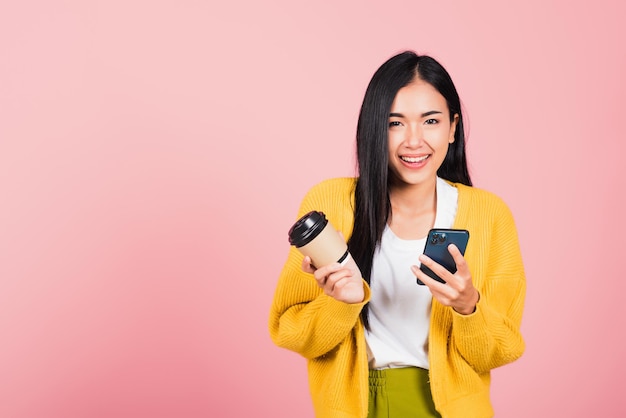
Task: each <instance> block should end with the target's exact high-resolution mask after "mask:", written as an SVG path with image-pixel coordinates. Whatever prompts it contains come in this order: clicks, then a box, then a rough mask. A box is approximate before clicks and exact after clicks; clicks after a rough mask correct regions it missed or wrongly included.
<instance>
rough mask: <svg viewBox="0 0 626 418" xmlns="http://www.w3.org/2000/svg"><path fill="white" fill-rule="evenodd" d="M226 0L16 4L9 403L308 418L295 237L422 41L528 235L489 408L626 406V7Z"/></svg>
mask: <svg viewBox="0 0 626 418" xmlns="http://www.w3.org/2000/svg"><path fill="white" fill-rule="evenodd" d="M217 3H218V2H202V1H192V0H184V1H169V2H168V1H147V0H144V1H141V0H132V1H120V0H114V1H96V0H92V1H79V0H65V1H63V0H59V1H55V2H50V1H34V0H33V1H28V0H27V1H19V2H18V1H8V0H5V1H3V2H2V3H1V4H0V196H1V199H2V200H1V204H0V417H3V418H39V417H41V418H57V417H58V418H61V417H63V418H74V417H154V418H161V417H247V416H259V417H278V418H280V417H312V410H311V404H310V400H309V395H308V389H307V385H306V369H305V361H304V360H303V359H302V358H300V357H299V356H298V355H296V354H294V353H291V352H288V351H286V350H283V349H279V348H277V347H275V346H274V345H273V344H272V342H271V341H270V339H269V336H268V331H267V318H268V312H269V307H270V303H271V299H272V295H273V291H274V286H275V284H276V280H277V276H278V274H279V271H280V269H281V266H282V264H283V262H284V260H285V257H286V254H287V251H288V244H287V235H286V233H287V229H288V228H289V226H290V225H291V223H292V221H293V220H294V217H295V215H296V210H297V207H298V205H299V202H300V200H301V198H302V197H303V195H304V193H305V191H306V190H307V189H308V188H309V187H310V186H312V185H313V184H314V183H316V182H318V181H320V180H322V179H324V178H328V177H334V176H346V175H352V174H353V173H354V168H353V167H354V158H353V149H354V132H355V125H356V118H357V113H358V109H359V106H360V102H361V99H362V97H363V93H364V91H365V87H366V85H367V82H368V81H369V78H370V77H371V75H372V74H373V72H374V71H375V69H376V68H377V67H378V66H379V65H380V64H381V63H382V62H383V61H384V60H385V59H387V58H388V57H390V56H391V55H393V54H395V53H397V52H399V51H401V50H403V49H406V48H409V49H414V50H416V51H418V52H421V53H428V54H431V55H433V56H434V57H436V58H437V59H439V60H440V61H441V62H442V63H443V64H444V65H445V66H446V67H447V68H448V70H449V71H450V73H451V74H452V76H453V78H454V80H455V82H456V84H457V87H458V90H459V93H460V95H461V98H462V100H463V102H464V105H465V107H466V112H467V113H466V116H467V118H468V119H469V128H470V132H469V158H470V163H471V171H472V174H473V178H474V181H475V184H476V185H477V186H480V187H483V188H486V189H489V190H491V191H493V192H495V193H497V194H499V195H500V196H502V197H503V198H504V199H505V200H506V201H507V202H508V204H509V205H510V207H511V209H512V210H513V212H514V214H515V217H516V220H517V223H518V228H519V231H520V239H521V244H522V250H523V256H524V260H525V265H526V269H527V277H528V297H527V303H526V312H525V317H524V323H523V331H524V334H525V337H526V340H527V352H526V354H525V355H524V356H523V357H522V359H520V360H519V361H518V362H516V363H514V364H512V365H509V366H506V367H504V368H501V369H498V370H495V371H494V373H493V376H494V377H493V380H494V384H493V401H494V404H495V408H496V413H497V416H500V417H512V418H515V417H520V418H521V417H557V416H558V417H589V416H606V417H618V416H624V415H625V414H626V400H625V398H624V396H623V387H622V386H623V381H624V375H625V374H626V362H625V361H624V353H625V352H626V343H624V341H623V339H622V335H621V334H623V332H624V328H625V325H624V322H625V321H624V316H623V312H624V306H625V304H624V294H625V293H626V285H625V283H626V280H624V269H623V267H622V265H621V261H622V260H623V259H624V256H623V253H624V251H623V250H622V245H623V238H624V236H625V235H626V228H625V226H624V225H625V224H626V222H625V221H624V209H625V208H624V201H625V199H624V195H623V193H624V190H625V189H626V188H625V181H624V179H625V168H624V167H625V164H624V162H623V158H624V153H625V152H626V146H625V145H624V143H625V138H624V126H623V120H624V116H623V113H624V98H625V97H626V82H625V81H624V74H626V52H625V51H626V50H625V49H624V45H623V41H624V39H626V29H625V25H624V24H623V18H624V16H625V15H626V10H625V7H624V3H623V2H620V1H619V0H614V1H610V0H596V1H594V2H571V1H566V0H562V1H545V0H528V1H524V2H516V3H515V4H509V3H508V2H502V1H496V0H477V1H474V2H471V3H470V2H465V1H452V2H450V1H448V2H417V1H390V2H382V1H380V2H372V1H365V2H361V1H356V0H352V1H343V2H341V1H336V2H335V1H325V2H293V1H288V0H274V1H267V2H257V1H252V0H249V1H247V2H228V1H223V2H219V4H217Z"/></svg>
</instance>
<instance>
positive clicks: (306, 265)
mask: <svg viewBox="0 0 626 418" xmlns="http://www.w3.org/2000/svg"><path fill="white" fill-rule="evenodd" d="M302 271H304V272H305V273H310V274H313V273H314V272H315V268H314V266H313V264H311V257H309V256H308V255H307V256H305V257H304V258H303V259H302Z"/></svg>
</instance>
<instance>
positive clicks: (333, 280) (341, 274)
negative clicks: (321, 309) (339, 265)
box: [324, 268, 352, 292]
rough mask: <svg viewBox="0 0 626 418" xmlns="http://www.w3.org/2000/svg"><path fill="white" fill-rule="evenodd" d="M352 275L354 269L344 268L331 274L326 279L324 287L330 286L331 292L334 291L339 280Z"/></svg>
mask: <svg viewBox="0 0 626 418" xmlns="http://www.w3.org/2000/svg"><path fill="white" fill-rule="evenodd" d="M351 277H352V271H350V270H349V269H346V268H343V269H341V270H339V271H336V272H334V273H332V274H330V275H329V276H328V277H327V279H326V284H325V286H324V287H326V288H328V290H329V291H330V292H332V291H333V289H334V288H335V286H336V285H337V282H340V281H341V280H343V279H350V278H351Z"/></svg>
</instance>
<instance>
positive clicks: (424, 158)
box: [400, 154, 430, 164]
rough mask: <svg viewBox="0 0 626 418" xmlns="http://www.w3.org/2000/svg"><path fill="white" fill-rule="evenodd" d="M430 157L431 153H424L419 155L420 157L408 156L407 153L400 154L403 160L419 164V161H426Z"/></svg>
mask: <svg viewBox="0 0 626 418" xmlns="http://www.w3.org/2000/svg"><path fill="white" fill-rule="evenodd" d="M428 158H430V154H428V155H422V156H419V157H409V156H406V155H401V156H400V159H401V160H402V161H404V162H406V163H409V164H418V163H421V162H424V161H425V160H427V159H428Z"/></svg>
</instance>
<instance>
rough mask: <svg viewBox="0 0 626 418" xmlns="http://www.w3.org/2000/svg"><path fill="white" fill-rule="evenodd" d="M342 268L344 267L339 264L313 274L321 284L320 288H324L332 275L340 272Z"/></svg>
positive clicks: (317, 270)
mask: <svg viewBox="0 0 626 418" xmlns="http://www.w3.org/2000/svg"><path fill="white" fill-rule="evenodd" d="M341 268H342V267H341V265H340V264H339V263H333V264H329V265H327V266H324V267H320V268H318V269H316V270H315V272H314V273H313V276H314V277H315V280H317V282H318V283H319V284H320V286H322V287H324V286H325V285H326V282H327V280H328V278H329V277H330V275H332V274H333V273H335V272H336V271H338V270H340V269H341Z"/></svg>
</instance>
